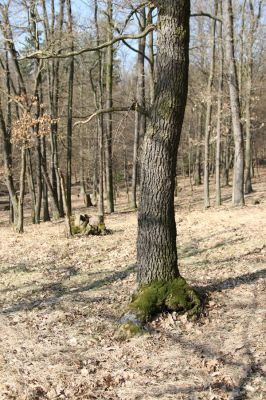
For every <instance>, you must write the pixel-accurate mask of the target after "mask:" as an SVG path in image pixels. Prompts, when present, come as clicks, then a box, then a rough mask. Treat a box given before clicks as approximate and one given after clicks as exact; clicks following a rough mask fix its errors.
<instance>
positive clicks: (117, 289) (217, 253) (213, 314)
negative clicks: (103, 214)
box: [0, 174, 266, 400]
mask: <svg viewBox="0 0 266 400" xmlns="http://www.w3.org/2000/svg"><path fill="white" fill-rule="evenodd" d="M265 182H266V176H265V174H264V175H263V176H261V177H260V178H256V180H255V183H254V189H255V192H254V193H252V194H251V195H249V196H247V198H246V206H245V207H242V208H233V207H232V206H231V197H230V193H231V188H224V189H223V197H224V202H223V206H221V207H220V208H216V207H212V208H210V209H208V210H204V209H203V202H202V187H200V188H194V190H193V191H192V190H191V188H190V187H189V184H188V182H187V181H186V182H185V181H184V182H183V181H182V180H181V183H180V192H179V195H178V198H177V199H176V204H177V206H176V220H177V225H178V238H177V240H178V249H179V263H180V271H181V274H182V275H183V276H184V277H185V278H186V279H187V280H188V282H189V283H190V284H191V285H193V286H194V287H198V288H199V289H200V290H201V291H204V292H205V293H207V294H208V303H207V305H206V308H205V311H204V314H203V316H202V317H201V318H200V320H199V321H197V322H190V321H188V320H187V318H186V316H177V315H175V314H164V315H161V316H159V317H158V318H157V319H156V320H155V321H154V322H153V323H151V324H150V333H147V334H145V335H143V336H140V337H135V338H133V339H124V340H122V339H121V338H119V337H117V336H116V332H117V321H118V320H119V317H120V316H121V315H122V314H123V311H124V310H125V309H126V305H127V304H128V302H129V301H130V296H131V294H132V293H133V291H134V289H135V288H136V284H135V279H136V270H135V261H136V250H135V242H136V232H137V214H136V213H135V212H132V211H131V212H130V210H129V209H128V206H127V204H126V200H125V198H124V197H123V196H121V197H120V198H119V199H118V211H119V212H116V213H114V214H112V215H110V216H107V219H106V221H107V226H108V228H111V229H112V230H113V234H112V235H109V236H104V237H96V236H94V237H75V238H73V239H66V238H65V237H64V223H63V222H62V221H59V222H49V223H41V224H40V225H39V226H36V225H35V226H33V225H30V223H28V224H27V225H26V227H25V233H24V234H23V235H18V234H16V233H14V231H13V230H12V228H10V227H9V226H8V211H1V212H0V399H1V400H7V399H18V400H39V399H40V400H42V399H70V400H81V399H82V400H86V399H110V400H112V399H122V400H137V399H139V400H141V399H142V400H149V399H190V400H196V399H208V400H225V399H238V400H240V399H252V400H257V399H258V400H259V399H260V400H265V399H266V346H265V338H266V337H265V335H266V322H265V321H266V318H265V316H266V284H265V276H266V196H265V195H266V185H265ZM255 200H259V204H255ZM75 206H76V209H77V210H80V211H81V212H85V210H84V208H82V207H81V202H80V200H79V199H78V198H77V197H75ZM93 212H95V211H93ZM88 213H91V211H90V210H89V211H88ZM28 220H29V219H28ZM28 222H29V221H28Z"/></svg>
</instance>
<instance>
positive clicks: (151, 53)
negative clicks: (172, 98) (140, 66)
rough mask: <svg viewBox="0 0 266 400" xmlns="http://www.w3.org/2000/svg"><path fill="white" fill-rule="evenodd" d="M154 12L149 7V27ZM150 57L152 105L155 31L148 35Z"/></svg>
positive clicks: (149, 72) (152, 95) (151, 101)
mask: <svg viewBox="0 0 266 400" xmlns="http://www.w3.org/2000/svg"><path fill="white" fill-rule="evenodd" d="M153 10H154V7H153V6H149V8H148V14H147V25H152V24H153V16H152V12H153ZM147 50H148V57H149V59H150V62H149V63H148V78H149V89H150V93H149V94H150V104H153V102H154V36H153V31H152V32H150V33H149V35H148V43H147Z"/></svg>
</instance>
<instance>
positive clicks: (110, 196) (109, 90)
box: [105, 0, 114, 213]
mask: <svg viewBox="0 0 266 400" xmlns="http://www.w3.org/2000/svg"><path fill="white" fill-rule="evenodd" d="M107 19H108V22H107V41H111V40H112V39H113V0H108V2H107ZM112 107H113V46H109V47H107V50H106V108H107V109H108V108H112ZM106 117H107V119H106V153H105V160H106V189H107V190H106V198H107V210H108V212H109V213H112V212H114V188H113V154H112V153H113V122H112V113H108V114H107V115H106Z"/></svg>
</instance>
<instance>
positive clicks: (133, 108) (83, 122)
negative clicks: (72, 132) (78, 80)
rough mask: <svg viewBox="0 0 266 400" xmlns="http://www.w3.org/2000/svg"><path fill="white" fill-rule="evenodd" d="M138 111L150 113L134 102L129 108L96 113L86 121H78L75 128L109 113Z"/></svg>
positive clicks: (115, 108) (117, 108)
mask: <svg viewBox="0 0 266 400" xmlns="http://www.w3.org/2000/svg"><path fill="white" fill-rule="evenodd" d="M134 110H137V111H139V112H141V113H142V114H145V115H147V114H148V112H147V110H146V109H143V108H142V107H141V106H140V105H139V104H137V103H135V102H133V103H132V104H131V105H130V106H127V107H111V108H104V109H101V110H97V111H95V113H93V114H91V115H90V116H89V117H88V118H87V119H86V120H85V121H77V122H75V123H74V125H73V128H75V127H76V126H78V125H84V124H87V123H88V122H90V121H91V120H92V119H93V118H95V117H97V116H98V115H101V114H108V113H113V112H121V111H122V112H125V111H134Z"/></svg>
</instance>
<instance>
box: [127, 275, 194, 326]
mask: <svg viewBox="0 0 266 400" xmlns="http://www.w3.org/2000/svg"><path fill="white" fill-rule="evenodd" d="M129 310H130V311H131V312H132V313H133V314H134V315H136V317H137V319H138V320H139V321H141V322H142V323H145V322H146V321H148V320H149V319H150V318H151V317H152V316H154V315H155V314H158V313H160V312H162V311H177V312H182V313H185V312H187V314H188V316H189V317H191V318H197V317H198V315H199V313H200V311H201V300H200V298H199V297H198V295H197V293H196V292H195V291H194V290H193V289H192V288H191V287H190V286H189V285H188V284H187V282H186V281H185V279H184V278H182V277H181V276H180V277H178V278H175V279H173V280H171V281H154V282H152V283H151V284H150V285H145V286H143V287H142V288H140V289H139V290H138V291H137V292H136V293H135V294H134V295H133V298H132V302H131V303H130V304H129Z"/></svg>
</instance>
